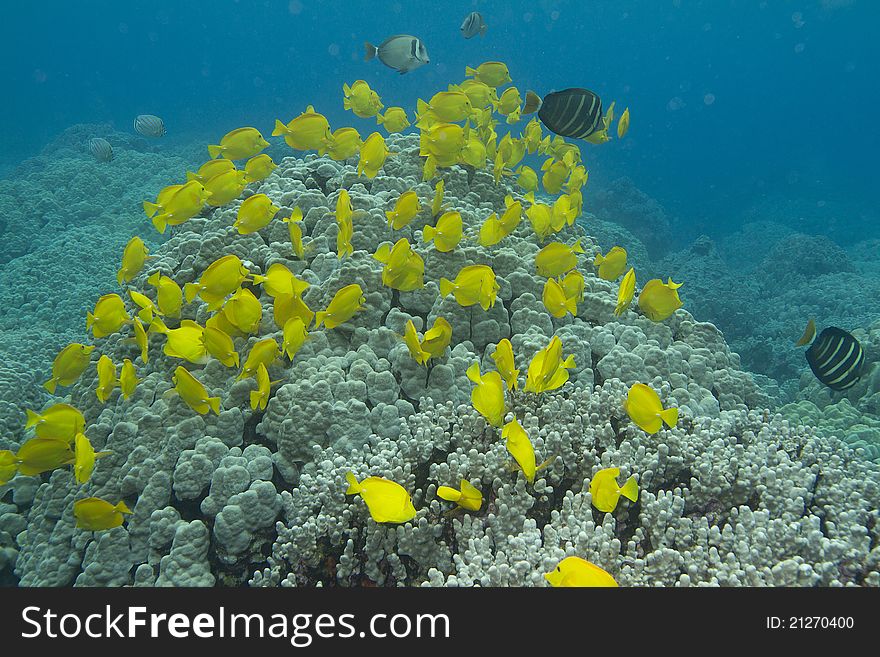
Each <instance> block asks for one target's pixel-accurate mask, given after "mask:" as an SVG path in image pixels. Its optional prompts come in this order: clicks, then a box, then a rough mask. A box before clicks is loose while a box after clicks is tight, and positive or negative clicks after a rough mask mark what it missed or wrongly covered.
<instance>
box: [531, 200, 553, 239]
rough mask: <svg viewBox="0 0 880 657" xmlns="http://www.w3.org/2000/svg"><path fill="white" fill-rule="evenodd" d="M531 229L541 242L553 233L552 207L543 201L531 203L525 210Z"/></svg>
mask: <svg viewBox="0 0 880 657" xmlns="http://www.w3.org/2000/svg"><path fill="white" fill-rule="evenodd" d="M526 216H527V217H528V218H529V223H531V224H532V230H534V231H535V235H537V236H538V239H540V240H541V241H542V242H543V241H544V240H545V239H547V237H549V236H550V235H551V234H552V233H553V209H552V208H551V207H550V206H549V205H546V204H545V203H532V205H530V206H529V209H528V210H526Z"/></svg>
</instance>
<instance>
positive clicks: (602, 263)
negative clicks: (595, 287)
mask: <svg viewBox="0 0 880 657" xmlns="http://www.w3.org/2000/svg"><path fill="white" fill-rule="evenodd" d="M593 266H594V267H598V268H599V278H601V279H602V280H606V281H613V280H617V277H618V276H620V275H621V274H622V273H623V270H624V269H626V249H624V248H623V247H620V246H615V247H612V248H611V250H610V251H609V252H608V254H607V255H604V256H603V255H602V254H601V253H599V254H597V255H596V257H595V259H594V260H593Z"/></svg>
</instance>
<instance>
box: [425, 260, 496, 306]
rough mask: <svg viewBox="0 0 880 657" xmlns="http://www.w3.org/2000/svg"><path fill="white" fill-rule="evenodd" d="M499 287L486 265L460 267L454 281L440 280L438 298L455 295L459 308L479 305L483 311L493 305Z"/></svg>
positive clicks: (493, 273) (492, 272)
mask: <svg viewBox="0 0 880 657" xmlns="http://www.w3.org/2000/svg"><path fill="white" fill-rule="evenodd" d="M500 289H501V286H500V285H498V282H497V281H496V280H495V272H494V271H492V268H491V267H488V266H487V265H470V266H468V267H462V269H461V270H460V271H459V272H458V276H456V277H455V281H450V280H448V279H446V278H441V279H440V296H441V297H445V296H448V295H449V294H454V295H455V300H456V302H457V303H458V305H460V306H464V307H467V306H473V305H474V304H477V303H479V304H480V307H481V308H482V309H483V310H489V308H491V307H492V306H494V305H495V300H496V298H497V296H498V290H500Z"/></svg>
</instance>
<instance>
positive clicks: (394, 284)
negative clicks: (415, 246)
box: [373, 237, 425, 292]
mask: <svg viewBox="0 0 880 657" xmlns="http://www.w3.org/2000/svg"><path fill="white" fill-rule="evenodd" d="M373 257H374V258H375V259H376V260H378V261H379V262H381V263H384V265H385V266H384V267H383V268H382V284H383V285H385V286H387V287H390V288H391V289H393V290H401V291H404V292H406V291H409V290H416V289H418V288H422V287H424V286H425V261H424V260H422V257H421V256H420V255H419V254H418V253H416V252H415V251H413V250H412V247H411V246H410V243H409V240H408V239H406V238H405V237H401V238H400V239H399V240H397V242H395V244H394V246H392V247H389V246H388V244H383V245H382V246H380V247H379V248H378V249H376V253H374V254H373Z"/></svg>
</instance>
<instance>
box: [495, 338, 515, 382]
mask: <svg viewBox="0 0 880 657" xmlns="http://www.w3.org/2000/svg"><path fill="white" fill-rule="evenodd" d="M492 360H493V361H495V367H496V368H498V372H499V373H500V374H501V378H502V379H504V383H505V384H506V385H507V389H508V390H516V389H517V386H518V385H519V382H518V381H517V377H518V376H519V370H518V369H516V365H515V364H514V359H513V345H512V344H510V340H508V339H507V338H504V339H503V340H502V341H501V342H499V343H498V344H497V345H496V346H495V351H493V352H492Z"/></svg>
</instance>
